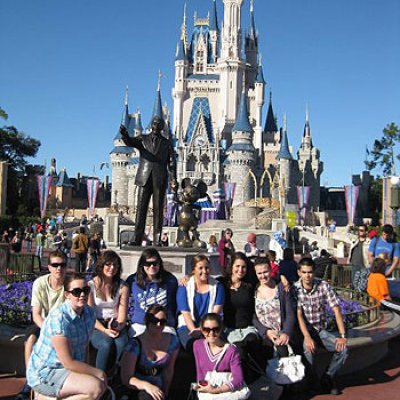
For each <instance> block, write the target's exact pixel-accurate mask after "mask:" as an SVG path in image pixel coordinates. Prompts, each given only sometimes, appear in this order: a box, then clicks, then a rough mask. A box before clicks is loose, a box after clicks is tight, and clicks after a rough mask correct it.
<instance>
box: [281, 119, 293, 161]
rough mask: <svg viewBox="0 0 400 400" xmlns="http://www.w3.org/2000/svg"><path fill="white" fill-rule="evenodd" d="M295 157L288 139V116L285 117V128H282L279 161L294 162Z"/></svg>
mask: <svg viewBox="0 0 400 400" xmlns="http://www.w3.org/2000/svg"><path fill="white" fill-rule="evenodd" d="M292 159H293V157H292V155H291V154H290V150H289V141H288V137H287V125H286V114H284V116H283V128H281V148H280V150H279V153H278V160H292Z"/></svg>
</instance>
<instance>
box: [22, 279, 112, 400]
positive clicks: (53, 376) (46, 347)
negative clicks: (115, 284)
mask: <svg viewBox="0 0 400 400" xmlns="http://www.w3.org/2000/svg"><path fill="white" fill-rule="evenodd" d="M64 292H65V302H64V303H63V304H62V305H61V306H60V307H59V308H56V309H53V310H51V311H50V313H49V315H48V316H47V318H46V320H45V321H44V324H43V325H42V329H41V332H40V337H39V340H38V342H37V343H36V344H35V346H34V348H33V352H32V355H31V358H30V360H29V364H28V368H27V379H28V384H29V385H30V386H31V387H32V388H33V389H34V390H35V391H37V392H38V393H40V394H42V395H44V396H50V397H57V398H61V399H62V398H65V397H69V396H74V395H81V396H85V398H87V399H93V400H95V399H100V397H101V396H102V394H103V392H104V390H105V387H106V386H105V385H106V383H105V382H106V376H105V374H104V372H103V371H102V370H100V369H98V368H94V367H92V366H90V365H89V364H86V363H85V360H86V354H87V346H88V344H89V340H90V337H91V335H92V333H93V329H94V324H95V321H96V316H95V312H94V310H93V309H92V308H91V307H89V306H88V305H87V299H88V296H89V293H90V287H89V286H87V284H86V281H85V279H84V277H83V276H82V275H80V274H77V273H72V274H68V275H66V276H65V279H64Z"/></svg>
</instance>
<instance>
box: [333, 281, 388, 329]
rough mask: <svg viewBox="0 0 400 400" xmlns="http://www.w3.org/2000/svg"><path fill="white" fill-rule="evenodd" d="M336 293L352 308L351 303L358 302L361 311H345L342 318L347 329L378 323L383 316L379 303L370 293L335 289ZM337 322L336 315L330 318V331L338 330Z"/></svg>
mask: <svg viewBox="0 0 400 400" xmlns="http://www.w3.org/2000/svg"><path fill="white" fill-rule="evenodd" d="M335 292H336V293H337V294H338V295H339V297H340V298H341V299H343V300H344V302H345V303H346V302H347V304H348V305H349V308H351V302H356V303H357V304H359V305H360V307H361V309H360V310H357V311H350V312H346V308H345V309H344V310H343V307H342V316H343V321H344V324H345V326H346V329H351V328H356V327H360V326H364V325H369V324H373V323H378V321H379V319H380V316H381V309H380V306H379V304H378V302H377V301H376V300H375V299H374V298H373V297H371V296H370V295H369V294H368V293H360V292H357V291H355V290H351V289H348V288H338V287H335ZM336 329H337V327H336V320H335V317H334V315H329V317H328V330H336Z"/></svg>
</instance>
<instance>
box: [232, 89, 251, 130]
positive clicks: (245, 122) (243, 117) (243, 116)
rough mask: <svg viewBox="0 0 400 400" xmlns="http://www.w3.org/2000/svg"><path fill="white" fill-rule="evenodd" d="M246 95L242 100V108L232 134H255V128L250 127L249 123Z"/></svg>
mask: <svg viewBox="0 0 400 400" xmlns="http://www.w3.org/2000/svg"><path fill="white" fill-rule="evenodd" d="M246 97H247V96H246V93H244V92H243V93H242V97H241V99H240V107H239V113H238V117H237V119H236V123H235V125H234V126H233V129H232V132H235V131H236V132H239V131H240V132H249V133H251V132H253V128H252V127H251V125H250V121H249V111H248V109H247V99H246Z"/></svg>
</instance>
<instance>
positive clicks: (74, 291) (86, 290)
mask: <svg viewBox="0 0 400 400" xmlns="http://www.w3.org/2000/svg"><path fill="white" fill-rule="evenodd" d="M67 292H68V293H71V294H72V296H74V297H80V295H81V294H82V293H83V294H84V295H85V296H87V295H88V294H89V293H90V287H89V286H84V287H83V288H79V287H77V288H75V289H72V290H67Z"/></svg>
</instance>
